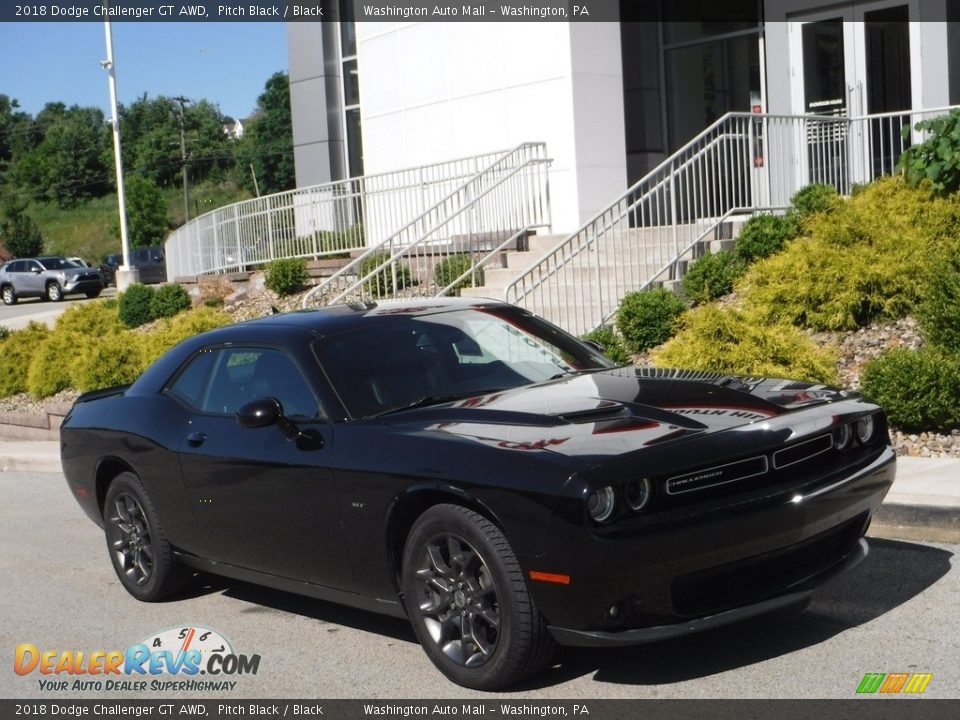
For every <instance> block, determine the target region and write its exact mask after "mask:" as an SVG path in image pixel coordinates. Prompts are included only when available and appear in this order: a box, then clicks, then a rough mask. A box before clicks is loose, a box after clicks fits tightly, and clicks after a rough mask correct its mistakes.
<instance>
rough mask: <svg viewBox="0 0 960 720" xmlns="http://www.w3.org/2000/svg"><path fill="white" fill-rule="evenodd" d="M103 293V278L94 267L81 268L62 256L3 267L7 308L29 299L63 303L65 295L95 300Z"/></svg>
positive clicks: (0, 277)
mask: <svg viewBox="0 0 960 720" xmlns="http://www.w3.org/2000/svg"><path fill="white" fill-rule="evenodd" d="M101 290H103V278H101V277H100V273H99V272H98V271H96V270H94V269H92V268H86V267H77V266H76V265H75V264H73V263H72V262H70V261H69V260H67V259H66V258H62V257H41V258H20V259H19V260H11V261H10V262H8V263H6V264H5V265H3V266H0V297H2V298H3V303H4V305H16V304H17V300H19V299H20V298H25V297H38V298H43V299H45V300H53V301H54V302H56V301H57V300H63V296H64V295H70V294H73V293H83V294H84V295H86V296H87V297H88V298H95V297H97V295H99V294H100V291H101Z"/></svg>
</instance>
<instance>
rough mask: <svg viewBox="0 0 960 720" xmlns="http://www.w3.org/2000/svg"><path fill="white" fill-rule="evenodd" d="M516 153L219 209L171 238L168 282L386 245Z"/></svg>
mask: <svg viewBox="0 0 960 720" xmlns="http://www.w3.org/2000/svg"><path fill="white" fill-rule="evenodd" d="M513 151H514V148H511V149H509V150H498V151H496V152H491V153H483V154H478V155H472V156H468V157H463V158H457V159H454V160H448V161H445V162H440V163H430V164H425V165H421V166H418V167H413V168H406V169H401V170H395V171H391V172H385V173H376V174H372V175H365V176H359V177H355V178H348V179H345V180H339V181H335V182H330V183H323V184H320V185H314V186H309V187H304V188H297V189H295V190H287V191H284V192H279V193H273V194H270V195H264V196H262V197H258V198H251V199H249V200H243V201H240V202H237V203H233V204H232V205H227V206H224V207H221V208H217V209H216V210H212V211H210V212H207V213H204V214H202V215H199V216H198V217H196V218H194V219H192V220H191V221H189V222H188V223H186V224H185V225H183V226H181V227H180V228H178V229H177V230H175V231H174V232H173V233H171V234H170V235H169V236H168V238H167V241H166V250H167V252H166V256H167V265H168V268H167V269H168V275H169V276H171V277H176V276H184V275H197V274H203V273H214V272H229V271H232V270H242V269H245V268H246V267H249V266H251V265H258V264H262V263H266V262H270V261H271V260H275V259H278V258H282V257H313V258H319V257H325V256H332V255H338V254H340V253H343V252H349V251H352V250H354V249H356V248H358V247H364V246H365V245H367V244H376V243H379V242H380V241H381V240H382V239H383V238H386V237H389V236H390V235H391V234H393V233H394V232H395V231H396V229H397V228H398V227H402V226H403V225H405V224H407V223H408V222H409V221H410V220H411V219H412V218H416V217H418V216H419V215H421V214H422V213H423V212H424V211H425V210H426V209H427V208H430V207H433V206H435V205H436V204H437V202H438V199H442V198H444V197H447V196H448V195H450V194H452V193H454V192H456V190H457V189H458V188H460V187H461V186H462V185H463V184H464V183H465V182H468V181H469V180H470V179H471V178H473V177H475V176H476V175H477V173H478V172H480V171H481V170H482V169H484V168H486V167H488V166H489V165H490V164H491V163H494V162H496V161H497V160H498V159H500V158H502V157H504V155H507V154H509V153H511V152H513Z"/></svg>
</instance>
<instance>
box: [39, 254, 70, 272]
mask: <svg viewBox="0 0 960 720" xmlns="http://www.w3.org/2000/svg"><path fill="white" fill-rule="evenodd" d="M40 264H41V265H43V266H44V267H45V268H46V269H47V270H67V269H69V268H75V267H77V266H76V265H74V264H73V263H72V262H70V261H69V260H67V259H66V258H56V257H53V258H40Z"/></svg>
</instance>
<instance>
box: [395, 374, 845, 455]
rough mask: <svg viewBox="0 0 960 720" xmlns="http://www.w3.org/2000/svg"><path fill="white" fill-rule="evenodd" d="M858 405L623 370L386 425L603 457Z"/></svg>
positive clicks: (775, 383) (749, 382)
mask: <svg viewBox="0 0 960 720" xmlns="http://www.w3.org/2000/svg"><path fill="white" fill-rule="evenodd" d="M852 396H853V395H852V394H851V393H846V392H843V391H840V390H836V389H834V388H830V387H827V386H824V385H813V384H810V383H805V382H797V381H792V380H779V379H770V378H743V377H732V376H723V375H717V374H710V373H696V372H690V371H679V370H661V369H654V368H618V369H615V370H605V371H600V372H586V373H583V374H580V375H576V376H572V377H569V378H565V379H561V380H557V381H551V382H546V383H540V384H537V385H528V386H525V387H520V388H515V389H512V390H506V391H503V392H496V393H491V394H488V395H480V396H477V397H472V398H468V399H465V400H458V401H456V402H452V403H445V404H442V405H433V406H429V407H424V408H419V409H415V410H409V411H404V412H398V413H396V414H394V415H391V416H389V417H387V418H384V420H385V421H387V422H389V423H390V424H391V425H394V426H396V427H398V428H406V429H408V430H411V431H428V432H441V433H448V434H452V435H456V436H459V437H462V438H464V439H469V440H473V441H476V442H480V443H483V444H488V445H494V446H497V447H500V448H504V449H510V450H550V451H552V452H556V453H561V454H564V455H568V456H592V457H594V458H596V457H598V456H599V457H602V456H611V455H619V454H623V453H626V452H632V451H634V450H640V449H642V448H646V447H651V446H658V445H662V444H664V443H669V442H674V441H678V440H681V439H683V438H688V437H690V436H692V435H702V434H706V433H712V432H718V431H722V430H727V429H731V428H735V427H740V426H743V425H749V424H752V423H758V422H763V421H767V420H771V419H774V418H777V417H779V416H782V415H785V414H788V413H792V412H795V411H797V410H799V409H802V408H805V407H810V406H812V405H819V404H823V403H828V402H833V401H836V400H840V399H844V398H849V397H852Z"/></svg>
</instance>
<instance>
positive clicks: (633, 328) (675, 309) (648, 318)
mask: <svg viewBox="0 0 960 720" xmlns="http://www.w3.org/2000/svg"><path fill="white" fill-rule="evenodd" d="M686 309H687V306H686V305H685V304H684V302H683V300H681V299H680V298H678V297H677V296H676V295H675V294H673V293H672V292H670V291H669V290H664V289H663V288H656V289H653V290H638V291H636V292H632V293H628V294H627V295H625V296H624V298H623V300H622V301H621V302H620V307H619V309H618V310H617V330H619V331H620V335H622V336H623V343H624V346H625V348H626V349H627V351H628V352H631V353H638V352H643V351H644V350H649V349H650V348H652V347H655V346H657V345H659V344H660V343H663V342H666V341H667V340H669V339H670V338H671V337H672V336H673V334H674V333H675V332H676V331H677V328H678V326H679V325H678V320H679V317H680V315H682V314H683V311H684V310H686Z"/></svg>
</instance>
